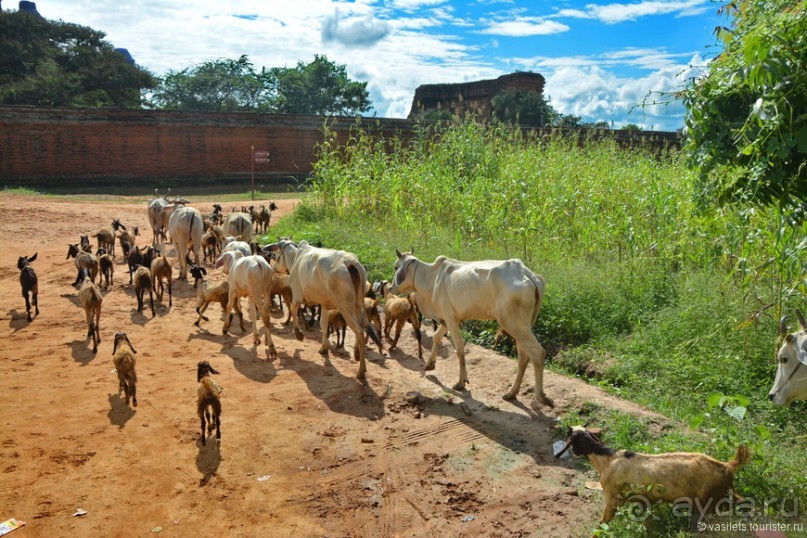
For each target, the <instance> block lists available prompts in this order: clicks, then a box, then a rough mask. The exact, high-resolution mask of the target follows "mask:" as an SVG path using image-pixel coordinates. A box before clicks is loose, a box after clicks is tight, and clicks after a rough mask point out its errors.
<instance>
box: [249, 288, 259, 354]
mask: <svg viewBox="0 0 807 538" xmlns="http://www.w3.org/2000/svg"><path fill="white" fill-rule="evenodd" d="M249 317H250V318H251V319H250V321H251V322H252V343H254V344H255V345H256V346H257V345H260V343H261V335H260V334H258V310H257V306H256V304H255V298H254V297H253V296H252V294H251V293H250V294H249Z"/></svg>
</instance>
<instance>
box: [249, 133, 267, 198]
mask: <svg viewBox="0 0 807 538" xmlns="http://www.w3.org/2000/svg"><path fill="white" fill-rule="evenodd" d="M249 148H250V153H251V158H250V170H251V177H252V199H253V200H255V163H259V164H264V163H268V162H269V152H268V151H255V146H250V147H249Z"/></svg>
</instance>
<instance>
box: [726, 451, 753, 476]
mask: <svg viewBox="0 0 807 538" xmlns="http://www.w3.org/2000/svg"><path fill="white" fill-rule="evenodd" d="M750 458H751V452H750V451H749V450H748V447H747V446H746V445H740V447H739V448H738V449H737V455H736V456H735V457H734V459H733V460H731V461H730V462H728V467H729V470H730V471H731V472H732V473H734V472H735V471H736V470H737V469H739V468H740V467H742V466H743V465H745V464H746V463H748V460H749V459H750Z"/></svg>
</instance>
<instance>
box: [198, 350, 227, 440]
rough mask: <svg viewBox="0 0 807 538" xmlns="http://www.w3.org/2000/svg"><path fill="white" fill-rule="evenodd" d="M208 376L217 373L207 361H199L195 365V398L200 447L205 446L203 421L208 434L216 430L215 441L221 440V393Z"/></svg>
mask: <svg viewBox="0 0 807 538" xmlns="http://www.w3.org/2000/svg"><path fill="white" fill-rule="evenodd" d="M210 374H216V375H218V372H217V371H216V370H214V369H213V367H212V366H210V363H209V362H207V361H199V363H198V364H197V365H196V382H197V383H199V388H198V389H197V397H196V413H197V414H198V415H199V420H200V421H201V423H202V435H201V437H200V439H199V440H200V441H201V442H202V445H205V444H207V439H206V436H205V421H207V431H208V433H213V428H214V427H215V429H216V440H217V441H219V440H221V391H222V388H221V386H219V384H218V383H216V382H215V381H213V379H212V378H211V377H210Z"/></svg>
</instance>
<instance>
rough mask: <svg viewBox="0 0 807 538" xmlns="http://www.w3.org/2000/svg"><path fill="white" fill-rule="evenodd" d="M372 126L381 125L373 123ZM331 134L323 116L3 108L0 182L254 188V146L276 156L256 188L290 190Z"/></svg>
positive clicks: (261, 170)
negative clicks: (286, 186)
mask: <svg viewBox="0 0 807 538" xmlns="http://www.w3.org/2000/svg"><path fill="white" fill-rule="evenodd" d="M363 121H364V125H370V126H375V125H376V120H374V119H364V120H363ZM355 123H356V119H355V118H332V119H331V120H329V126H330V127H331V129H333V130H334V131H336V132H337V133H338V135H339V138H340V139H342V140H344V139H345V137H346V136H347V133H348V130H349V128H350V126H352V125H355ZM324 124H325V118H323V117H318V116H291V115H278V114H254V113H243V114H187V113H173V112H163V111H105V110H91V109H51V108H34V107H0V181H2V182H3V183H4V184H7V185H30V186H52V185H59V186H71V185H75V186H80V185H81V186H85V185H93V184H94V185H106V184H118V183H120V182H125V181H129V180H135V179H136V180H144V181H150V182H154V180H160V179H171V180H178V181H179V182H181V183H185V182H186V181H192V182H194V183H195V182H199V183H245V182H248V181H249V178H250V146H254V147H255V150H256V151H268V152H269V153H270V162H269V163H267V164H256V165H255V177H256V183H257V182H258V181H261V182H262V183H267V182H269V183H272V182H281V183H282V182H284V181H287V180H288V178H289V176H297V177H300V176H305V175H307V174H308V173H309V172H310V171H311V164H312V162H313V160H314V148H315V145H316V144H317V143H319V142H321V141H322V139H323V135H322V129H323V126H324ZM381 128H382V130H383V131H385V132H388V133H391V132H393V131H396V130H397V131H400V130H405V131H409V130H410V129H411V122H408V121H406V120H383V123H382V124H381ZM146 186H150V185H146Z"/></svg>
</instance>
